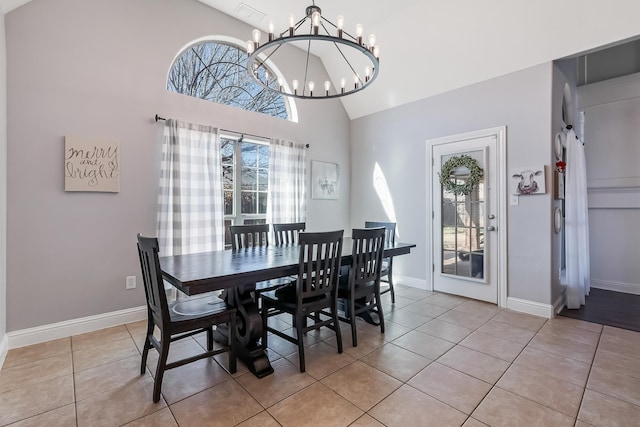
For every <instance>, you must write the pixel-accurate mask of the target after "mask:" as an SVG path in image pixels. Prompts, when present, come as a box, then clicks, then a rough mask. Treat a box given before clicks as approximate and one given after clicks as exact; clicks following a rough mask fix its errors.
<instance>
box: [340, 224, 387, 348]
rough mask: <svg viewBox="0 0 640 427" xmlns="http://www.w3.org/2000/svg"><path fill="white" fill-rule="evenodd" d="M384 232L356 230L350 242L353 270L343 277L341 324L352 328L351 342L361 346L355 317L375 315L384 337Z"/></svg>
mask: <svg viewBox="0 0 640 427" xmlns="http://www.w3.org/2000/svg"><path fill="white" fill-rule="evenodd" d="M384 236H385V228H384V227H378V228H365V229H353V230H352V231H351V238H352V239H353V246H352V249H351V256H352V261H351V266H350V267H349V274H348V277H345V276H342V277H341V278H340V284H339V285H338V299H339V300H341V301H342V302H343V304H342V305H343V307H344V316H339V318H340V320H342V321H344V322H347V323H349V324H350V325H351V340H352V344H353V346H354V347H357V346H358V336H357V332H356V316H357V315H361V314H363V313H375V314H376V315H377V316H378V324H379V325H380V333H384V314H383V313H382V303H381V301H380V272H381V269H382V254H383V252H384V239H385V237H384Z"/></svg>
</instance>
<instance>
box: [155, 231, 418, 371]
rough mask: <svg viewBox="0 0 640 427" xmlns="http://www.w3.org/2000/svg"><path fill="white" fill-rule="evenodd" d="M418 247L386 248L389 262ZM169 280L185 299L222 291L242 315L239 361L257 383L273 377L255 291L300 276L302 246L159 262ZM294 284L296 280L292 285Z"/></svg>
mask: <svg viewBox="0 0 640 427" xmlns="http://www.w3.org/2000/svg"><path fill="white" fill-rule="evenodd" d="M351 246H352V245H351V238H350V237H345V238H344V239H343V244H342V257H341V265H343V266H348V265H350V264H351V260H352V257H351V251H352V247H351ZM415 246H416V245H415V244H413V243H394V244H390V245H387V246H385V248H384V257H395V256H400V255H406V254H409V253H410V252H411V249H412V248H414V247H415ZM159 259H160V268H161V270H162V276H163V278H164V280H165V281H166V282H168V283H170V284H171V285H173V286H175V287H176V288H177V289H179V290H180V291H182V292H183V293H185V294H186V295H197V294H202V293H206V292H211V291H220V290H222V291H223V294H222V296H223V298H224V299H225V300H226V301H227V303H228V304H230V305H232V306H234V307H236V309H237V313H238V315H237V318H236V319H237V320H236V323H237V326H236V328H237V331H236V337H237V338H236V339H237V341H238V344H239V345H238V346H237V347H236V348H237V355H238V357H239V358H240V359H241V360H242V361H243V362H244V363H245V364H246V365H247V367H248V368H249V370H250V371H251V372H253V374H254V375H256V376H257V377H258V378H262V377H264V376H267V375H269V374H271V373H273V368H272V367H271V364H270V362H269V358H268V357H267V354H266V352H265V351H264V350H263V349H262V346H261V345H260V343H259V339H260V337H261V336H262V319H261V316H260V313H259V311H258V307H257V305H256V301H255V298H254V297H253V295H252V291H253V290H254V289H255V284H256V283H257V282H263V281H267V280H277V279H282V278H285V277H288V276H295V275H297V274H298V265H299V246H298V245H297V244H289V245H267V246H259V247H254V248H246V249H239V250H232V249H226V250H220V251H211V252H200V253H192V254H186V255H172V256H160V257H159ZM292 280H294V279H292ZM214 333H215V335H216V339H218V340H220V341H222V342H226V340H227V331H226V330H225V328H224V327H218V328H217V329H216V331H214Z"/></svg>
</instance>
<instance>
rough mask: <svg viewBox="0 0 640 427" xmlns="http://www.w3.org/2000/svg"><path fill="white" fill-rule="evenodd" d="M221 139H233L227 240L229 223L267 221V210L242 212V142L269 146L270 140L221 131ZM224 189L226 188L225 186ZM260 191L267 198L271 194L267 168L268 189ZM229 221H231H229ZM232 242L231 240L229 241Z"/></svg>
mask: <svg viewBox="0 0 640 427" xmlns="http://www.w3.org/2000/svg"><path fill="white" fill-rule="evenodd" d="M220 140H221V141H222V140H230V141H233V163H232V168H233V188H232V190H231V191H232V192H233V204H232V206H233V208H232V213H231V214H226V213H225V215H224V222H225V241H226V240H227V237H228V236H227V235H228V226H229V225H243V224H263V223H266V222H267V213H266V211H265V213H264V214H261V213H250V214H243V213H242V168H243V166H242V143H245V142H246V143H250V144H255V145H262V146H266V147H269V145H270V141H269V140H268V139H266V138H265V139H260V138H257V137H248V136H244V135H242V134H235V133H231V132H221V133H220ZM223 191H224V188H223ZM257 192H259V193H266V194H267V198H268V194H269V174H268V168H267V189H266V191H260V190H259V189H257ZM256 203H258V199H257V198H256ZM228 222H229V223H228ZM229 243H230V241H229Z"/></svg>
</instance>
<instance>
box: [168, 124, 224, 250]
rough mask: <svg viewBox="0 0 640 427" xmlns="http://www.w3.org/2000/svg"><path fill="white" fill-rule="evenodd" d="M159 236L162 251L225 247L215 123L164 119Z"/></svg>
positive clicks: (218, 144) (220, 248)
mask: <svg viewBox="0 0 640 427" xmlns="http://www.w3.org/2000/svg"><path fill="white" fill-rule="evenodd" d="M164 136H165V137H164V144H163V147H162V163H161V166H160V194H159V196H158V242H159V245H160V253H161V254H162V255H182V254H188V253H194V252H205V251H213V250H222V249H224V202H223V196H222V163H221V159H220V137H219V133H218V129H217V128H214V127H211V126H203V125H197V124H192V123H186V122H182V121H178V120H174V119H168V120H167V121H166V122H165V132H164Z"/></svg>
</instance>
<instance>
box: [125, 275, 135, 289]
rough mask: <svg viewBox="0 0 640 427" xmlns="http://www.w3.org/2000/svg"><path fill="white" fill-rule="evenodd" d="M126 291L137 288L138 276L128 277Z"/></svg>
mask: <svg viewBox="0 0 640 427" xmlns="http://www.w3.org/2000/svg"><path fill="white" fill-rule="evenodd" d="M124 287H125V289H135V288H136V276H127V278H126V280H125V286H124Z"/></svg>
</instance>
